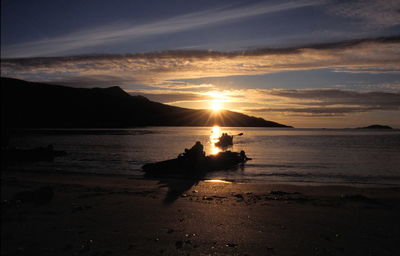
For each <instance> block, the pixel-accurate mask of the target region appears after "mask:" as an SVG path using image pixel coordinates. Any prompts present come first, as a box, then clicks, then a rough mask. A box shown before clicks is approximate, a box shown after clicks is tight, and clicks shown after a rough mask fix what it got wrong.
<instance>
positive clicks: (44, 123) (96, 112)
mask: <svg viewBox="0 0 400 256" xmlns="http://www.w3.org/2000/svg"><path fill="white" fill-rule="evenodd" d="M1 122H2V127H6V128H123V127H138V126H213V125H220V126H232V127H240V126H243V127H290V126H286V125H283V124H279V123H276V122H272V121H267V120H264V119H262V118H257V117H253V116H248V115H245V114H242V113H238V112H233V111H229V110H223V111H221V112H220V113H219V114H218V115H217V114H214V113H213V112H212V111H211V110H204V109H203V110H199V109H188V108H181V107H176V106H171V105H166V104H162V103H159V102H154V101H151V100H149V99H147V98H146V97H144V96H140V95H137V96H133V95H130V94H128V93H126V92H125V91H124V90H123V89H121V88H120V87H118V86H112V87H108V88H75V87H68V86H62V85H54V84H45V83H36V82H28V81H24V80H19V79H14V78H6V77H1Z"/></svg>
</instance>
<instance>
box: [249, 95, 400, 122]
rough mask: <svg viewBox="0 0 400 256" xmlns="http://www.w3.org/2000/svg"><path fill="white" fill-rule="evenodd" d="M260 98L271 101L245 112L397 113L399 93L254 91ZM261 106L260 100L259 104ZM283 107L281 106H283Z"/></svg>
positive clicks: (310, 113) (314, 113)
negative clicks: (389, 111) (393, 111)
mask: <svg viewBox="0 0 400 256" xmlns="http://www.w3.org/2000/svg"><path fill="white" fill-rule="evenodd" d="M257 92H258V94H259V95H262V96H259V98H264V99H270V100H271V99H274V100H273V101H270V102H268V104H264V105H265V106H264V107H262V106H260V107H257V108H245V109H244V110H245V111H248V112H280V113H292V114H293V113H294V114H297V113H302V114H307V115H317V116H335V115H339V116H340V115H345V114H350V113H360V112H370V111H376V110H381V111H383V110H396V111H398V110H400V92H380V91H369V92H360V91H352V90H341V89H301V90H285V89H274V90H257ZM258 102H259V103H261V104H260V105H262V102H261V101H258ZM282 106H284V107H282Z"/></svg>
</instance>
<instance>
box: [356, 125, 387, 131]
mask: <svg viewBox="0 0 400 256" xmlns="http://www.w3.org/2000/svg"><path fill="white" fill-rule="evenodd" d="M356 129H378V130H380V129H385V130H393V128H392V127H390V126H388V125H380V124H373V125H369V126H365V127H358V128H356Z"/></svg>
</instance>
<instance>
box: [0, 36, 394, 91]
mask: <svg viewBox="0 0 400 256" xmlns="http://www.w3.org/2000/svg"><path fill="white" fill-rule="evenodd" d="M399 63H400V37H386V38H378V39H362V40H356V41H346V42H338V43H329V44H319V45H308V46H300V47H292V48H281V49H257V50H248V51H237V52H215V51H166V52H154V53H146V54H125V55H92V56H71V57H53V58H22V59H21V58H20V59H2V61H1V74H2V76H10V77H16V78H22V79H28V80H32V79H31V76H36V77H37V76H38V74H41V76H42V79H43V80H42V81H46V82H53V81H56V82H60V81H64V84H67V83H68V81H70V82H71V80H73V81H72V82H73V83H75V84H76V83H77V82H78V81H79V79H81V80H82V85H85V84H86V85H88V86H89V85H90V82H93V84H92V85H96V83H97V82H98V81H101V82H102V83H110V84H111V83H112V82H114V83H115V84H127V85H132V84H144V85H148V86H153V87H162V88H173V87H176V88H185V84H177V83H176V82H175V81H176V80H179V79H181V80H182V79H195V78H204V77H226V76H237V75H257V74H267V73H274V72H281V71H290V70H312V69H321V68H332V69H336V71H349V72H355V70H363V71H368V72H375V73H379V72H382V73H385V72H387V71H388V70H390V71H391V72H400V66H399ZM190 86H192V87H193V86H194V85H187V86H186V87H190ZM196 86H197V87H204V86H209V85H196Z"/></svg>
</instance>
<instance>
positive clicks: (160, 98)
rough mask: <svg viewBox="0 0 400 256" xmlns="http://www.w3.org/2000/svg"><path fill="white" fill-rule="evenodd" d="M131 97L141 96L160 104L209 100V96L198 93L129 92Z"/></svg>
mask: <svg viewBox="0 0 400 256" xmlns="http://www.w3.org/2000/svg"><path fill="white" fill-rule="evenodd" d="M128 92H129V94H131V95H142V96H144V97H146V98H148V99H149V100H152V101H157V102H161V103H175V102H180V101H203V100H209V98H210V97H209V96H207V95H203V94H198V93H189V92H188V93H184V92H181V93H145V92H130V91H128Z"/></svg>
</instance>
